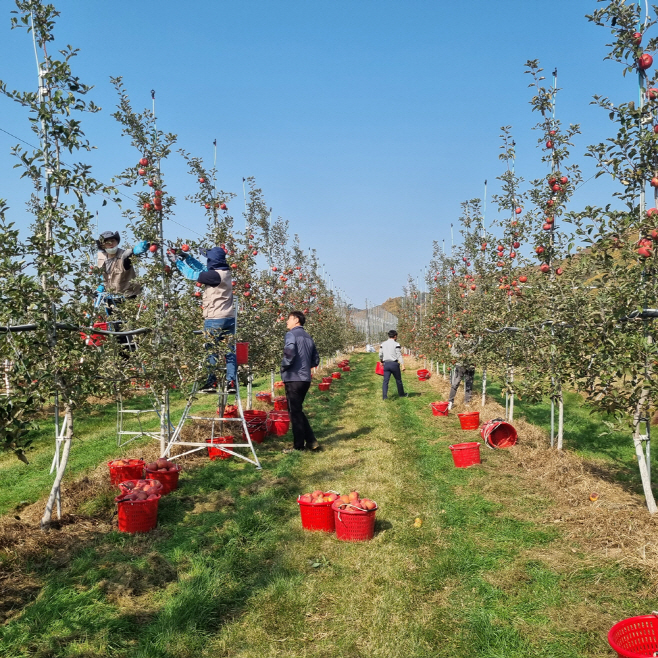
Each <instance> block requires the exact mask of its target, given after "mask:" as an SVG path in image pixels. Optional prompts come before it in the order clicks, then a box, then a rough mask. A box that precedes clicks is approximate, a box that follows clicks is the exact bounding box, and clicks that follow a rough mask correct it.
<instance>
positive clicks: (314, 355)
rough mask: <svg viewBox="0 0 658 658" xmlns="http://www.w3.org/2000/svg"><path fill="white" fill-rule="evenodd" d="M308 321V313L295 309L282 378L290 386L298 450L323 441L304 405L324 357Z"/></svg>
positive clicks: (285, 347)
mask: <svg viewBox="0 0 658 658" xmlns="http://www.w3.org/2000/svg"><path fill="white" fill-rule="evenodd" d="M305 322H306V316H305V315H304V314H303V313H302V312H301V311H292V312H291V313H290V315H289V316H288V321H287V323H286V326H287V327H288V333H287V334H286V339H285V345H284V348H283V359H282V360H281V379H282V381H283V383H284V384H285V386H286V397H287V398H288V412H289V414H290V424H291V425H292V435H293V446H294V449H295V450H304V448H306V449H307V450H317V449H318V448H319V447H320V444H319V443H318V442H317V440H316V439H315V434H313V430H312V429H311V425H310V423H309V422H308V418H306V414H305V413H304V409H303V408H302V407H303V404H304V398H306V394H307V393H308V389H309V388H310V387H311V368H317V366H318V364H319V363H320V357H319V356H318V351H317V349H316V348H315V343H314V342H313V339H312V338H311V337H310V336H309V335H308V334H307V333H306V331H304V323H305ZM284 452H288V450H285V451H284Z"/></svg>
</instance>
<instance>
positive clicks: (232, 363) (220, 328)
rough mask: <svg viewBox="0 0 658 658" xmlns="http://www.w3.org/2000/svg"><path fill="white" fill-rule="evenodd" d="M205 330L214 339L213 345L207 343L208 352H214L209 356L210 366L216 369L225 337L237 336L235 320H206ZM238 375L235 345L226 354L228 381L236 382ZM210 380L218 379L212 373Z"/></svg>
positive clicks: (209, 374) (209, 375) (204, 323)
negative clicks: (218, 353) (220, 347)
mask: <svg viewBox="0 0 658 658" xmlns="http://www.w3.org/2000/svg"><path fill="white" fill-rule="evenodd" d="M203 330H204V332H205V334H206V336H208V337H211V338H212V342H211V343H206V349H207V350H213V351H212V352H211V354H210V355H209V356H208V365H209V366H210V367H211V368H214V367H215V366H216V365H217V352H219V343H221V342H222V341H223V339H224V337H225V336H230V335H233V336H234V335H235V318H218V319H216V320H204V321H203ZM237 374H238V363H237V360H236V358H235V345H231V348H230V350H229V351H228V352H227V353H226V381H229V382H231V381H233V382H234V381H235V380H236V378H237ZM208 379H209V380H211V379H213V380H214V379H216V378H215V377H214V375H213V374H212V373H211V372H210V373H208Z"/></svg>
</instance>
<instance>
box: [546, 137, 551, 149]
mask: <svg viewBox="0 0 658 658" xmlns="http://www.w3.org/2000/svg"><path fill="white" fill-rule="evenodd" d="M546 148H547V149H552V148H553V142H552V141H551V140H550V139H549V140H548V141H547V142H546Z"/></svg>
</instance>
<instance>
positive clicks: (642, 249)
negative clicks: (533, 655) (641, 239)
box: [637, 247, 651, 258]
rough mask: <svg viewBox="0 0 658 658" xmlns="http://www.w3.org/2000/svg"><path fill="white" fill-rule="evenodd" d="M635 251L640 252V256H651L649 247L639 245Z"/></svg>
mask: <svg viewBox="0 0 658 658" xmlns="http://www.w3.org/2000/svg"><path fill="white" fill-rule="evenodd" d="M637 253H638V254H640V256H642V258H649V257H650V256H651V249H649V248H648V247H640V248H639V249H638V250H637Z"/></svg>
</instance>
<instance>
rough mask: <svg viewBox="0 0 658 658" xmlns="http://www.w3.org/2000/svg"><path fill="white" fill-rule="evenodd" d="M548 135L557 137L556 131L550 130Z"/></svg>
mask: <svg viewBox="0 0 658 658" xmlns="http://www.w3.org/2000/svg"><path fill="white" fill-rule="evenodd" d="M549 135H557V130H551V131H550V132H549Z"/></svg>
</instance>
